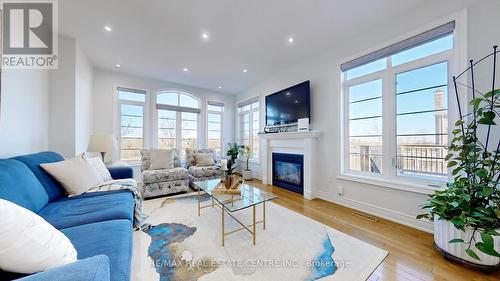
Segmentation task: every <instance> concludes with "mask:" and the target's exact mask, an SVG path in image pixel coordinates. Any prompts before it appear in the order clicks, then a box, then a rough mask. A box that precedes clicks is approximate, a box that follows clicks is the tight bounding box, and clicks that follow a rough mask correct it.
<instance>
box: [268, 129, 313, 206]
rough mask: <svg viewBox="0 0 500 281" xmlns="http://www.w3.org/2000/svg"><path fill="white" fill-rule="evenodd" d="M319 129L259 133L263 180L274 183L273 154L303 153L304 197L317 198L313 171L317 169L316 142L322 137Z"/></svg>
mask: <svg viewBox="0 0 500 281" xmlns="http://www.w3.org/2000/svg"><path fill="white" fill-rule="evenodd" d="M320 135H321V132H319V131H307V132H287V133H271V134H263V133H261V134H259V136H260V144H261V147H262V149H261V153H262V155H261V159H263V161H262V163H261V165H262V182H263V183H264V184H272V183H273V166H272V155H273V152H276V153H291V154H301V155H303V156H304V198H306V199H309V200H311V199H314V198H316V192H317V190H316V187H317V185H316V184H315V182H314V180H315V179H314V177H313V171H314V169H315V167H314V165H315V161H314V160H315V159H317V158H316V149H315V147H317V145H316V142H317V139H318V138H319V137H320Z"/></svg>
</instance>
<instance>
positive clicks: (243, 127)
mask: <svg viewBox="0 0 500 281" xmlns="http://www.w3.org/2000/svg"><path fill="white" fill-rule="evenodd" d="M259 107H260V106H259V98H258V97H255V98H253V99H250V100H247V101H244V102H241V103H239V104H238V117H239V118H238V119H239V122H240V132H239V139H240V143H241V144H243V145H247V146H249V147H250V148H251V157H252V159H255V160H258V159H259V135H258V133H259V128H260V121H259V114H260V113H259V112H260V111H259Z"/></svg>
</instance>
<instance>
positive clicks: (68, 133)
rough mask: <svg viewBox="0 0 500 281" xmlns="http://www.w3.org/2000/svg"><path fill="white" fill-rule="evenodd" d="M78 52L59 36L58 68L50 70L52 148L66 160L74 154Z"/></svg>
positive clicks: (73, 45) (68, 41) (65, 38)
mask: <svg viewBox="0 0 500 281" xmlns="http://www.w3.org/2000/svg"><path fill="white" fill-rule="evenodd" d="M75 49H76V41H75V40H74V39H72V38H69V37H66V36H59V68H58V69H56V70H51V71H50V97H49V107H50V113H49V149H50V150H51V151H55V152H58V153H59V154H61V155H62V156H64V157H71V156H74V155H75V121H76V120H75V102H76V101H75V94H74V91H75V90H74V89H75V55H76V54H75Z"/></svg>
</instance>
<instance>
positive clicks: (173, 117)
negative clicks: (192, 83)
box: [156, 91, 200, 156]
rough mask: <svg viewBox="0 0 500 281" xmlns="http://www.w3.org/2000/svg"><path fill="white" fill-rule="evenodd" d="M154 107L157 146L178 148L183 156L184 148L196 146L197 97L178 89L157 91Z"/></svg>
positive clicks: (198, 113) (198, 112) (197, 124)
mask: <svg viewBox="0 0 500 281" xmlns="http://www.w3.org/2000/svg"><path fill="white" fill-rule="evenodd" d="M156 109H157V116H158V147H159V148H163V149H170V148H178V149H180V150H181V154H182V156H184V154H185V149H186V148H197V147H198V127H199V122H198V121H199V115H200V100H199V99H198V98H196V97H193V96H191V95H190V94H188V93H184V92H179V91H163V92H158V93H157V94H156Z"/></svg>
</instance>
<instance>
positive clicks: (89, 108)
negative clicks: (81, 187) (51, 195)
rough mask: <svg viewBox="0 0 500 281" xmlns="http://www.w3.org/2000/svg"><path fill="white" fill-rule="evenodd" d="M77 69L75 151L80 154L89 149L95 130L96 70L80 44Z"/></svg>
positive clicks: (77, 50) (77, 51)
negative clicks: (94, 82)
mask: <svg viewBox="0 0 500 281" xmlns="http://www.w3.org/2000/svg"><path fill="white" fill-rule="evenodd" d="M75 70H76V71H75V76H76V80H75V99H76V100H75V104H76V107H75V124H76V127H75V152H76V154H80V153H83V152H85V151H87V145H88V143H89V139H90V135H91V134H92V131H93V115H94V114H93V113H94V112H93V104H92V100H93V95H92V91H93V81H94V72H93V67H92V65H91V64H90V62H89V60H88V59H87V57H86V56H85V54H84V53H83V52H82V50H81V49H80V47H79V46H78V45H77V46H76V62H75Z"/></svg>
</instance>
